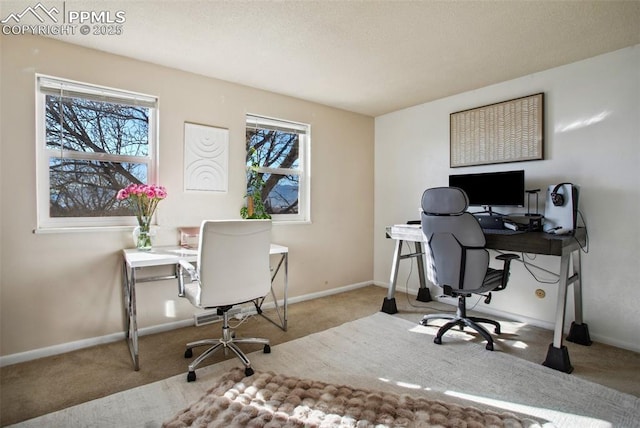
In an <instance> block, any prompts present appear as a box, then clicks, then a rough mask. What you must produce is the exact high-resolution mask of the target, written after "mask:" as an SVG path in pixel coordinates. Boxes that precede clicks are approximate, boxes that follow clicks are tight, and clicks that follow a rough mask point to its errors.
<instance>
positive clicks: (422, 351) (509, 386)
mask: <svg viewBox="0 0 640 428" xmlns="http://www.w3.org/2000/svg"><path fill="white" fill-rule="evenodd" d="M436 331H437V329H436V328H435V327H422V326H419V325H416V324H414V323H412V322H409V321H406V320H403V319H401V318H397V317H393V316H390V315H387V314H384V313H381V312H380V313H376V314H374V315H371V316H368V317H365V318H362V319H359V320H356V321H352V322H348V323H345V324H343V325H341V326H339V327H335V328H332V329H329V330H325V331H323V332H320V333H315V334H312V335H309V336H306V337H303V338H301V339H297V340H293V341H291V342H286V343H283V344H280V345H277V346H274V347H273V348H272V350H271V353H270V354H263V353H262V352H261V351H258V352H254V353H252V354H251V355H250V358H251V361H252V363H253V366H254V368H255V369H256V371H272V372H275V373H281V374H285V375H288V376H296V377H300V378H308V379H315V380H318V381H322V382H326V383H333V384H344V385H351V386H352V387H354V388H365V389H371V390H379V391H386V392H392V393H399V394H407V393H409V394H411V395H412V396H415V397H425V398H427V399H431V400H442V401H446V402H449V403H458V404H460V405H465V406H473V407H477V408H486V409H492V410H495V411H500V412H505V411H506V412H511V413H514V414H516V415H518V416H521V417H525V418H531V419H535V420H537V421H539V422H540V424H541V425H542V426H545V427H547V426H549V427H551V426H558V427H594V428H595V427H603V428H604V427H622V428H633V427H640V398H638V397H635V396H632V395H629V394H624V393H621V392H618V391H616V390H613V389H610V388H607V387H604V386H601V385H598V384H594V383H591V382H588V381H585V380H582V379H579V378H577V377H574V376H571V375H567V374H565V373H561V372H558V371H556V370H552V369H549V368H547V367H544V366H542V365H540V364H534V363H530V362H528V361H524V360H520V359H518V358H515V357H512V356H510V355H507V354H504V353H502V352H500V351H494V352H490V351H487V350H485V349H484V345H482V344H479V343H468V342H466V341H464V340H462V339H455V338H454V336H455V333H454V334H453V335H450V336H448V337H449V339H448V340H447V341H446V342H445V343H444V344H443V345H440V346H438V345H435V344H434V343H433V335H434V334H435V332H436ZM239 365H240V363H239V362H238V361H237V360H235V359H230V360H227V361H224V362H222V363H218V364H215V365H211V366H208V367H204V368H202V369H199V370H198V380H197V381H196V382H191V383H187V382H186V362H185V374H184V375H179V376H175V377H171V378H169V379H165V380H163V381H160V382H155V383H152V384H149V385H145V386H141V387H138V388H134V389H131V390H128V391H123V392H120V393H117V394H113V395H111V396H108V397H104V398H101V399H99V400H94V401H91V402H88V403H84V404H80V405H78V406H74V407H70V408H68V409H63V410H60V411H58V412H55V413H50V414H48V415H44V416H41V417H38V418H35V419H32V420H29V421H25V422H23V423H20V424H17V425H15V426H16V427H42V426H55V427H113V426H118V427H159V426H161V424H162V422H163V421H165V420H169V419H170V418H171V417H172V416H173V415H174V414H176V413H177V412H179V411H180V410H182V409H184V408H186V407H188V406H189V405H190V404H191V403H193V402H195V401H197V400H198V399H199V398H200V397H201V396H203V395H204V394H205V392H206V391H207V390H208V389H209V388H210V387H211V386H212V385H213V383H214V381H215V380H216V379H218V378H219V377H220V376H222V375H224V374H225V372H226V371H228V370H231V369H232V368H234V367H238V366H239ZM143 370H144V368H143Z"/></svg>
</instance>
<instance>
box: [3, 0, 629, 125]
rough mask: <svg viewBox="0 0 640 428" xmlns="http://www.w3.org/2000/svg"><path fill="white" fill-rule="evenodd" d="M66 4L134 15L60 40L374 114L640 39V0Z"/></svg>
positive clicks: (5, 6) (9, 4)
mask: <svg viewBox="0 0 640 428" xmlns="http://www.w3.org/2000/svg"><path fill="white" fill-rule="evenodd" d="M2 3H3V4H2V16H3V17H4V16H6V11H9V10H10V8H13V9H14V10H18V9H20V7H21V6H22V8H24V5H25V4H34V3H35V1H32V2H24V1H19V2H11V1H4V0H3V2H2ZM42 3H43V4H45V5H47V4H48V2H47V1H46V0H42ZM64 3H65V4H64V7H65V8H66V10H67V11H69V10H108V11H112V12H115V11H118V10H121V11H124V12H125V14H126V22H125V23H124V24H123V27H122V28H123V34H122V35H119V36H92V35H81V34H79V33H78V34H76V35H74V36H59V37H56V38H58V39H60V40H64V41H67V42H70V43H76V44H79V45H83V46H87V47H91V48H95V49H99V50H103V51H107V52H112V53H115V54H120V55H124V56H128V57H133V58H137V59H140V60H143V61H148V62H152V63H156V64H161V65H165V66H168V67H173V68H178V69H181V70H186V71H190V72H194V73H198V74H202V75H206V76H211V77H215V78H219V79H223V80H227V81H231V82H236V83H240V84H243V85H248V86H252V87H255V88H260V89H265V90H269V91H273V92H277V93H281V94H286V95H290V96H293V97H297V98H302V99H306V100H310V101H314V102H318V103H322V104H326V105H330V106H334V107H338V108H342V109H346V110H350V111H354V112H359V113H363V114H366V115H371V116H377V115H380V114H384V113H387V112H391V111H395V110H398V109H401V108H405V107H409V106H412V105H416V104H420V103H423V102H428V101H432V100H435V99H439V98H442V97H446V96H449V95H453V94H457V93H461V92H465V91H469V90H473V89H476V88H480V87H483V86H487V85H490V84H493V83H498V82H502V81H505V80H509V79H513V78H516V77H520V76H524V75H527V74H531V73H535V72H538V71H542V70H545V69H548V68H551V67H555V66H559V65H563V64H568V63H571V62H575V61H578V60H581V59H585V58H589V57H593V56H596V55H599V54H602V53H605V52H609V51H613V50H616V49H620V48H623V47H627V46H632V45H635V44H638V43H640V1H627V2H623V1H595V2H592V1H576V2H573V1H531V2H530V1H515V0H514V1H108V0H107V1H75V0H67V1H66V2H64ZM18 5H21V6H18ZM612 72H615V70H612Z"/></svg>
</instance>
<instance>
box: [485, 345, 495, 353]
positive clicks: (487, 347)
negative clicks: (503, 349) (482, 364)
mask: <svg viewBox="0 0 640 428" xmlns="http://www.w3.org/2000/svg"><path fill="white" fill-rule="evenodd" d="M485 349H486V350H487V351H493V343H487V346H485Z"/></svg>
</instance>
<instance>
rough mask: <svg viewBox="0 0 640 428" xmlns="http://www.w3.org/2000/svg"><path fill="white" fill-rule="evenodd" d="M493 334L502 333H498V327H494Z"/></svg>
mask: <svg viewBox="0 0 640 428" xmlns="http://www.w3.org/2000/svg"><path fill="white" fill-rule="evenodd" d="M493 332H494V333H495V334H500V333H502V332H501V331H500V327H496V328H495V329H494V330H493Z"/></svg>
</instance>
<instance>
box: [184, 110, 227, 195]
mask: <svg viewBox="0 0 640 428" xmlns="http://www.w3.org/2000/svg"><path fill="white" fill-rule="evenodd" d="M228 179H229V130H228V129H225V128H216V127H213V126H207V125H199V124H196V123H189V122H185V124H184V188H185V190H200V191H210V192H226V191H227V190H228Z"/></svg>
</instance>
